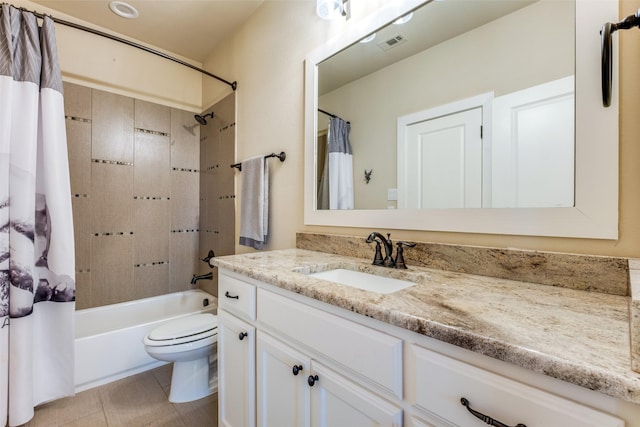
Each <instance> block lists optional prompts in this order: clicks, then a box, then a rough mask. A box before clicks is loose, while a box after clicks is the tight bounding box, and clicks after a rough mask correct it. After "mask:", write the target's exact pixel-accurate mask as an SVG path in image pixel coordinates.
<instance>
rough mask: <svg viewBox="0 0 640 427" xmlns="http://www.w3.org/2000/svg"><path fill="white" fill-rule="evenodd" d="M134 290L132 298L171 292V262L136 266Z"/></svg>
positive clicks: (134, 270)
mask: <svg viewBox="0 0 640 427" xmlns="http://www.w3.org/2000/svg"><path fill="white" fill-rule="evenodd" d="M133 275H134V284H135V285H134V292H133V298H132V299H140V298H148V297H154V296H157V295H164V294H168V293H169V292H171V290H170V288H169V263H168V262H167V263H165V264H159V265H143V266H140V267H134V269H133Z"/></svg>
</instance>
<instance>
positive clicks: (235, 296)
mask: <svg viewBox="0 0 640 427" xmlns="http://www.w3.org/2000/svg"><path fill="white" fill-rule="evenodd" d="M224 296H225V297H227V298H231V299H240V297H239V296H238V295H231V294H230V293H229V291H227V292H225V293H224Z"/></svg>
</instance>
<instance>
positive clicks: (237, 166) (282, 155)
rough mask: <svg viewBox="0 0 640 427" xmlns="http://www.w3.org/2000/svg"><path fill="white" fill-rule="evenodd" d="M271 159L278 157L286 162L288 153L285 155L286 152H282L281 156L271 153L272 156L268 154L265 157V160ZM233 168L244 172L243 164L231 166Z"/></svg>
mask: <svg viewBox="0 0 640 427" xmlns="http://www.w3.org/2000/svg"><path fill="white" fill-rule="evenodd" d="M269 157H277V158H279V159H280V161H281V162H284V161H285V159H286V158H287V153H285V152H284V151H281V152H280V154H276V153H271V154H267V155H266V156H264V158H265V159H268V158H269ZM231 167H232V168H236V169H238V170H239V171H241V170H242V163H234V164H232V165H231Z"/></svg>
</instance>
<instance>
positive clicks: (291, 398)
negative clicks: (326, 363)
mask: <svg viewBox="0 0 640 427" xmlns="http://www.w3.org/2000/svg"><path fill="white" fill-rule="evenodd" d="M256 349H257V355H256V358H257V368H258V369H257V373H256V375H257V383H256V384H257V397H258V399H257V401H258V405H257V406H258V408H257V415H258V426H261V427H270V426H299V427H305V426H306V427H308V426H309V386H308V385H307V377H308V376H309V365H310V363H311V362H310V360H309V358H308V357H307V356H304V355H302V354H301V353H298V352H297V351H295V350H293V349H292V348H291V347H289V346H287V345H285V344H283V343H282V342H280V341H278V340H276V339H274V338H273V337H271V336H269V335H267V334H265V333H263V332H262V331H258V332H257V340H256Z"/></svg>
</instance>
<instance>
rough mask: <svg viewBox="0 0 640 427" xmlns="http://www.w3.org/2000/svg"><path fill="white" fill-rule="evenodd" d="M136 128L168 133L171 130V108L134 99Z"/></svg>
mask: <svg viewBox="0 0 640 427" xmlns="http://www.w3.org/2000/svg"><path fill="white" fill-rule="evenodd" d="M134 117H135V120H134V123H135V128H136V129H145V130H151V131H155V132H162V133H165V134H168V133H169V132H171V108H169V107H165V106H164V105H159V104H154V103H151V102H147V101H141V100H139V99H136V100H134Z"/></svg>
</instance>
